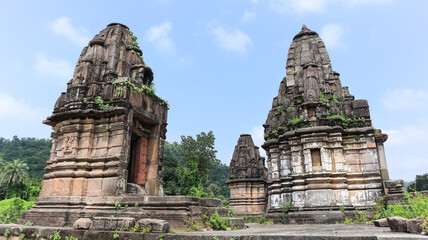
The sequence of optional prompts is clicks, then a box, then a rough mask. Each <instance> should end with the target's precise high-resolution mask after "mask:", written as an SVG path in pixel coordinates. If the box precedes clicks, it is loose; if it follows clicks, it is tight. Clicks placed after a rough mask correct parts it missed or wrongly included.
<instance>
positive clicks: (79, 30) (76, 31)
mask: <svg viewBox="0 0 428 240" xmlns="http://www.w3.org/2000/svg"><path fill="white" fill-rule="evenodd" d="M49 25H50V27H51V29H52V31H54V33H56V34H58V35H60V36H63V37H65V38H67V39H68V40H69V41H71V42H73V43H75V44H77V46H79V47H84V46H86V45H87V44H88V42H89V40H90V38H89V37H88V30H87V29H85V28H83V27H74V26H73V25H72V24H71V19H70V18H68V17H60V18H57V19H55V20H54V21H53V22H51V23H50V24H49Z"/></svg>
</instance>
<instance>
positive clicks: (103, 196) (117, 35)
mask: <svg viewBox="0 0 428 240" xmlns="http://www.w3.org/2000/svg"><path fill="white" fill-rule="evenodd" d="M152 82H153V72H152V70H151V69H150V68H149V67H148V66H147V65H146V64H145V63H144V61H143V58H142V51H141V49H140V48H139V46H138V43H137V41H136V37H135V36H133V33H132V32H131V31H130V30H129V28H128V27H126V26H125V25H122V24H119V23H112V24H110V25H108V26H107V28H105V29H104V30H102V31H101V32H100V33H99V34H97V35H96V36H95V37H94V38H93V39H92V40H91V41H90V42H89V45H88V46H87V47H85V48H84V49H83V51H82V53H81V55H80V58H79V60H78V62H77V65H76V69H75V71H74V76H73V78H72V79H71V80H70V81H69V82H68V84H67V91H66V92H63V93H61V95H60V97H59V98H58V100H57V102H56V103H55V106H54V111H53V114H52V116H50V117H48V118H47V120H45V121H44V124H47V125H49V126H52V130H53V132H52V139H53V140H52V149H51V155H50V159H49V160H48V161H47V164H48V166H47V167H46V171H47V173H46V174H45V175H44V181H43V183H42V188H41V192H40V197H39V198H38V199H37V202H36V204H37V206H35V207H33V208H31V209H30V210H29V211H27V212H25V213H24V214H23V215H22V216H21V220H20V223H25V222H33V223H34V224H35V225H45V226H61V227H62V226H65V225H67V226H72V225H73V223H74V222H75V221H76V220H77V219H79V218H88V217H91V218H94V217H95V219H94V224H95V223H97V222H102V224H101V226H100V228H104V227H105V226H104V225H103V224H107V223H105V222H106V221H104V220H103V218H102V217H111V216H115V218H114V219H110V220H109V221H110V222H114V223H117V224H119V225H120V224H124V223H128V222H129V218H132V219H134V220H136V221H137V220H139V219H142V218H153V217H154V218H158V219H163V220H166V221H168V222H169V223H170V224H171V226H172V227H174V228H175V229H183V228H184V229H185V228H187V225H188V223H189V222H190V221H202V220H201V213H202V212H204V211H212V210H213V209H217V207H218V206H219V205H220V200H217V199H199V198H193V197H186V196H171V197H164V196H163V189H162V176H163V166H162V157H163V145H164V140H165V137H166V126H167V110H168V106H167V103H166V102H165V101H164V100H162V99H161V98H159V97H157V96H156V95H155V94H154V90H153V88H152V87H151V84H152ZM97 217H99V219H97ZM109 221H107V222H109ZM113 225H115V224H113ZM119 225H118V226H119ZM115 226H116V225H115ZM113 230H114V229H113Z"/></svg>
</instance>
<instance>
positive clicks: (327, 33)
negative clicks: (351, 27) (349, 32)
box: [321, 24, 343, 49]
mask: <svg viewBox="0 0 428 240" xmlns="http://www.w3.org/2000/svg"><path fill="white" fill-rule="evenodd" d="M342 35H343V29H342V27H341V26H340V25H338V24H328V25H326V26H324V27H323V28H322V29H321V38H322V39H323V41H324V43H325V45H326V46H327V48H330V49H332V48H336V47H338V46H340V45H341V42H340V40H341V37H342Z"/></svg>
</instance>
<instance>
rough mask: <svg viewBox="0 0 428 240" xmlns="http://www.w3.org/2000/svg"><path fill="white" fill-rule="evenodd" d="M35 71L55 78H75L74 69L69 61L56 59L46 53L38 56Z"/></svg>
mask: <svg viewBox="0 0 428 240" xmlns="http://www.w3.org/2000/svg"><path fill="white" fill-rule="evenodd" d="M34 69H35V70H36V71H37V72H39V73H40V74H42V75H45V76H49V77H53V78H61V79H71V78H72V77H73V67H72V66H71V64H70V63H69V62H68V61H65V60H61V59H54V58H51V57H48V56H46V55H45V54H44V53H38V54H37V61H36V64H35V65H34Z"/></svg>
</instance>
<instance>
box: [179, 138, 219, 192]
mask: <svg viewBox="0 0 428 240" xmlns="http://www.w3.org/2000/svg"><path fill="white" fill-rule="evenodd" d="M214 142H215V137H214V134H213V132H212V131H210V132H208V134H206V133H205V132H202V133H200V134H197V135H196V139H194V138H193V137H192V136H187V137H185V136H181V157H182V159H181V164H180V165H181V166H180V168H179V175H178V177H179V184H180V187H179V189H180V194H184V195H189V194H190V190H191V189H192V188H197V189H198V192H200V191H201V188H203V187H202V185H203V184H204V183H205V182H206V180H207V179H208V176H209V171H210V169H211V168H212V166H213V165H214V163H215V161H216V152H217V151H216V150H215V148H214ZM193 192H195V189H193Z"/></svg>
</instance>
